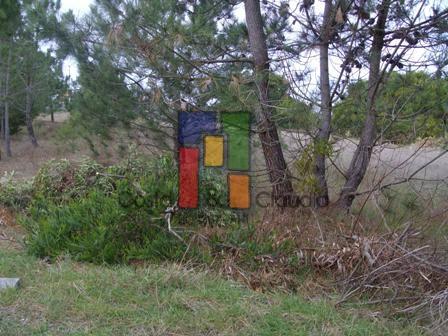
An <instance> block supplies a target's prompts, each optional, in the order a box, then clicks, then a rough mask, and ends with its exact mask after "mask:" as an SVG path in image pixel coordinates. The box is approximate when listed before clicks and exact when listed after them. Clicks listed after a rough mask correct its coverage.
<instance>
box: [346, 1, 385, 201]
mask: <svg viewBox="0 0 448 336" xmlns="http://www.w3.org/2000/svg"><path fill="white" fill-rule="evenodd" d="M389 7H390V0H383V1H382V3H381V5H380V9H379V13H378V19H377V23H376V25H375V28H374V32H373V42H372V47H371V49H370V62H369V63H370V64H369V65H370V69H369V82H368V85H369V91H368V98H367V105H366V119H365V122H364V128H363V130H362V133H361V138H360V140H359V144H358V146H357V147H356V151H355V154H354V155H353V158H352V161H351V162H350V167H349V169H348V171H347V174H346V176H347V181H346V182H345V184H344V187H343V188H342V191H341V194H340V197H339V201H338V204H339V206H340V207H343V208H345V209H347V210H348V209H349V208H350V207H351V205H352V203H353V200H354V198H355V195H354V193H355V192H356V190H357V189H358V187H359V185H360V184H361V182H362V180H363V178H364V176H365V174H366V171H367V167H368V165H369V162H370V158H371V156H372V149H373V146H374V144H375V138H376V104H375V103H376V98H377V96H378V91H379V86H380V82H381V69H380V65H381V52H382V50H383V46H384V35H385V31H384V30H385V26H386V21H387V17H388V14H389Z"/></svg>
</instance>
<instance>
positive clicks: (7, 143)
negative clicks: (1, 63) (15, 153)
mask: <svg viewBox="0 0 448 336" xmlns="http://www.w3.org/2000/svg"><path fill="white" fill-rule="evenodd" d="M11 58H12V53H11V49H9V50H8V60H7V62H6V71H5V72H6V74H5V90H4V92H5V97H4V98H5V102H4V106H5V110H4V116H3V117H4V119H5V121H4V128H5V153H6V156H7V157H11V156H12V153H11V135H10V130H9V97H8V96H9V79H10V76H11V74H10V71H11Z"/></svg>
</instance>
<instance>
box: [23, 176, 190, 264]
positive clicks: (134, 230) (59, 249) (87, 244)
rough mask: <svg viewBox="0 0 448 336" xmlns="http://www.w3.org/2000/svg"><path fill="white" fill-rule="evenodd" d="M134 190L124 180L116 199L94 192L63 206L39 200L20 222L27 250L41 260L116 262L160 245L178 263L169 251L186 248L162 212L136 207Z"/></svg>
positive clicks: (139, 204)
mask: <svg viewBox="0 0 448 336" xmlns="http://www.w3.org/2000/svg"><path fill="white" fill-rule="evenodd" d="M132 188H133V187H132V184H131V183H129V181H128V180H123V181H119V182H118V186H117V190H118V192H117V193H113V194H111V195H106V194H104V193H103V192H102V191H92V192H90V193H89V194H87V195H86V196H85V197H83V198H79V199H73V200H71V201H69V202H68V203H66V204H62V205H57V204H54V203H51V202H48V201H46V200H45V199H44V198H38V199H36V200H34V201H33V204H32V206H31V208H30V215H29V216H28V217H22V218H21V223H22V224H23V225H24V226H25V228H26V229H27V231H28V233H29V235H28V237H27V241H26V243H27V247H28V250H29V251H30V253H32V254H34V255H36V256H39V257H44V256H48V257H50V258H55V257H57V256H59V255H62V254H70V255H72V256H73V257H74V258H75V259H76V260H82V261H90V262H95V263H102V262H106V263H115V262H122V261H125V260H126V259H127V251H129V250H132V251H136V250H138V249H140V248H148V245H154V244H157V246H159V247H160V248H161V249H162V250H163V251H164V253H165V255H164V257H165V258H168V259H171V258H175V257H176V256H177V255H178V253H175V254H174V255H172V254H171V253H169V252H167V251H171V250H173V246H175V247H176V249H178V248H181V247H182V246H181V245H182V244H180V241H177V242H176V241H175V240H174V239H172V237H170V234H169V233H168V232H167V231H166V229H165V227H164V225H165V224H164V221H163V220H162V216H161V212H162V209H161V208H158V207H153V208H152V207H150V206H147V204H146V200H143V201H142V202H141V203H138V202H134V201H135V198H134V197H133V194H134V190H133V189H132ZM165 245H166V246H165ZM154 257H157V254H156V253H154Z"/></svg>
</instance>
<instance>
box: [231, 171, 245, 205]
mask: <svg viewBox="0 0 448 336" xmlns="http://www.w3.org/2000/svg"><path fill="white" fill-rule="evenodd" d="M228 183H229V203H230V204H229V205H230V207H231V208H233V209H249V208H250V177H249V175H239V174H238V175H237V174H229V175H228Z"/></svg>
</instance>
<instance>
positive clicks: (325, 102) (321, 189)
mask: <svg viewBox="0 0 448 336" xmlns="http://www.w3.org/2000/svg"><path fill="white" fill-rule="evenodd" d="M332 7H333V6H332V0H325V8H324V16H323V23H322V28H321V31H320V45H319V54H320V60H319V61H320V113H321V118H322V119H321V125H320V129H319V133H318V134H317V137H316V139H315V147H316V149H315V151H316V159H315V160H316V162H315V167H314V176H315V178H316V182H317V191H316V197H315V201H316V205H317V206H318V207H325V206H327V205H328V203H329V197H328V185H327V178H326V166H325V158H326V153H325V152H323V150H324V149H325V148H326V147H327V146H325V145H326V144H327V143H328V141H329V139H330V132H331V110H332V106H331V93H330V72H329V66H328V48H329V44H330V36H331V28H332V20H331V16H332V12H333V11H332Z"/></svg>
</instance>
